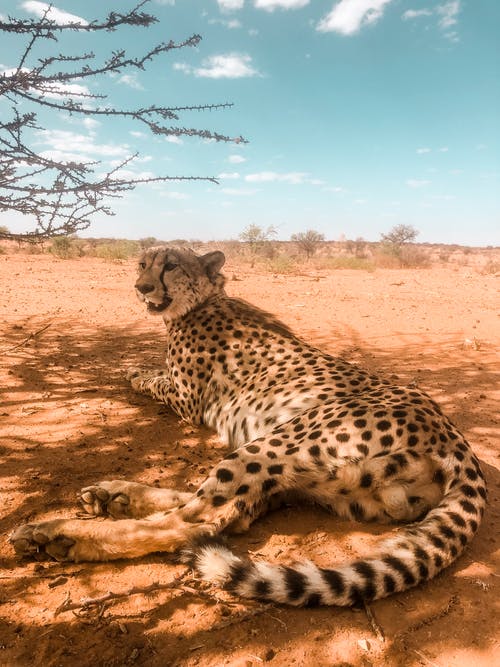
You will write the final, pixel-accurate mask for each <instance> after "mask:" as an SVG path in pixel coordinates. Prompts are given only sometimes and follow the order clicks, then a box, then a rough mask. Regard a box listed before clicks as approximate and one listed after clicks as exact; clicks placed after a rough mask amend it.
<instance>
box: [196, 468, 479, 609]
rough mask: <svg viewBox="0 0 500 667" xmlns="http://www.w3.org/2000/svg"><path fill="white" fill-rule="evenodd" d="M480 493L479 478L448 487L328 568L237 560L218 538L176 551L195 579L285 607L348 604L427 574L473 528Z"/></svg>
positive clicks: (458, 548)
mask: <svg viewBox="0 0 500 667" xmlns="http://www.w3.org/2000/svg"><path fill="white" fill-rule="evenodd" d="M485 498H486V491H485V487H484V486H483V485H482V478H481V476H480V475H479V476H478V483H477V485H476V486H472V485H471V484H470V483H464V484H461V485H459V486H455V487H454V488H453V489H451V490H450V491H449V492H448V493H447V494H446V495H445V496H444V498H443V499H442V501H441V503H440V504H439V505H438V506H437V507H436V508H434V509H433V510H431V511H430V512H429V513H428V514H427V515H426V517H425V518H424V519H423V520H422V521H421V522H420V523H416V524H411V525H407V526H403V527H402V528H400V529H398V531H397V532H396V533H395V534H394V536H392V537H391V538H389V539H388V540H386V541H384V542H383V543H382V545H381V547H380V550H379V553H378V555H377V556H373V557H368V558H363V559H360V560H357V561H354V562H351V563H347V564H345V565H342V566H339V567H335V568H333V569H330V568H323V567H318V566H317V565H315V564H314V563H312V562H311V561H304V562H299V563H295V564H293V565H291V566H286V565H276V564H272V563H269V562H265V561H252V560H249V559H247V558H241V557H239V556H237V555H235V554H234V553H232V551H230V550H229V549H228V548H227V547H226V546H225V544H224V542H222V541H221V540H218V538H211V539H209V541H205V542H202V543H199V544H196V545H192V546H191V547H190V548H189V549H188V550H186V551H184V552H183V560H184V562H188V563H189V564H190V565H191V566H192V567H193V568H194V569H195V570H196V571H197V573H198V574H199V575H200V576H201V578H202V579H204V580H207V581H212V582H214V583H218V584H220V585H222V586H223V587H224V588H225V589H227V590H230V591H232V592H234V593H235V594H237V595H240V596H241V597H246V598H256V599H259V600H268V601H273V602H277V603H282V604H287V605H293V606H297V607H298V606H317V605H338V606H351V605H355V604H360V603H362V602H363V601H370V600H376V599H379V598H383V597H386V596H388V595H390V594H391V593H396V592H400V591H404V590H406V589H408V588H411V587H413V586H416V585H418V584H420V583H423V582H424V581H428V580H429V579H432V578H433V577H434V576H435V575H436V574H437V573H438V572H440V571H441V570H443V569H444V568H445V567H447V566H448V565H450V563H452V562H453V561H454V560H455V559H456V558H457V557H458V556H459V554H460V553H461V552H462V551H463V549H464V548H465V546H466V545H467V544H468V542H469V541H470V540H471V539H472V537H473V536H474V534H475V532H476V531H477V529H478V527H479V523H480V520H481V516H482V514H483V511H484V505H485Z"/></svg>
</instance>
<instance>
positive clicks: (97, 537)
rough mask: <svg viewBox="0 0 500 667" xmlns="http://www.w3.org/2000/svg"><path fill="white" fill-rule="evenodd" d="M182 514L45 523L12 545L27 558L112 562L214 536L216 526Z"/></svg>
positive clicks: (24, 531) (23, 531)
mask: <svg viewBox="0 0 500 667" xmlns="http://www.w3.org/2000/svg"><path fill="white" fill-rule="evenodd" d="M180 512H182V510H177V511H175V512H172V513H171V514H163V515H154V517H151V518H150V519H143V520H139V521H138V520H133V519H122V520H120V521H98V520H97V521H92V520H90V521H82V520H78V519H55V520H52V521H42V522H40V523H35V524H25V525H23V526H20V527H19V528H18V529H17V530H15V531H14V532H13V533H12V535H11V536H10V542H11V544H12V545H13V547H14V550H15V551H16V553H17V554H18V555H19V556H23V557H29V556H33V555H35V554H36V553H45V554H47V555H48V556H50V557H52V558H54V559H55V560H58V561H74V562H80V561H110V560H117V559H120V558H137V557H138V556H144V555H146V554H149V553H153V552H156V551H166V552H172V551H175V550H176V549H178V548H179V547H181V546H183V545H184V544H186V542H188V541H190V540H191V539H195V538H199V537H200V536H202V535H213V534H214V532H215V528H214V526H213V525H211V524H209V523H192V522H187V521H185V520H184V518H183V516H182V515H181V514H180Z"/></svg>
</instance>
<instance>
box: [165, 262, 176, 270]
mask: <svg viewBox="0 0 500 667" xmlns="http://www.w3.org/2000/svg"><path fill="white" fill-rule="evenodd" d="M177 267H178V264H174V263H173V262H165V264H164V266H163V268H164V270H165V271H173V270H174V269H176V268H177Z"/></svg>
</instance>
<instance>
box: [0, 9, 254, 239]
mask: <svg viewBox="0 0 500 667" xmlns="http://www.w3.org/2000/svg"><path fill="white" fill-rule="evenodd" d="M148 2H149V0H143V1H141V2H139V3H138V4H137V5H136V6H135V7H134V8H133V9H131V10H130V11H126V12H123V13H121V12H115V11H112V12H110V13H109V14H108V16H107V17H106V18H105V19H104V20H97V19H94V20H91V21H86V20H84V19H82V18H79V17H76V16H75V17H74V20H71V19H72V17H68V18H65V17H63V21H62V22H61V21H60V19H59V18H58V20H55V19H54V18H53V15H52V13H51V10H52V5H48V6H47V8H46V9H45V11H44V12H43V14H42V16H41V17H40V18H38V19H18V18H13V17H10V16H9V17H8V19H7V20H2V21H0V33H6V34H10V35H17V36H18V37H19V39H20V40H21V41H23V40H24V38H25V37H27V41H26V43H25V45H24V46H23V47H22V48H21V50H20V54H19V56H18V57H17V62H16V64H15V65H14V67H11V68H9V69H4V71H2V72H0V104H2V108H3V109H4V113H3V118H2V119H1V120H0V213H2V212H4V213H6V212H9V213H12V212H17V213H21V214H22V215H24V216H26V218H27V220H28V221H29V223H30V224H31V226H32V229H31V230H30V231H28V232H25V233H23V234H17V233H13V232H10V231H8V229H7V228H6V227H3V226H0V238H15V239H18V240H28V241H34V242H35V241H36V242H38V241H41V240H43V239H45V238H49V237H52V236H57V235H63V234H73V233H75V232H78V231H81V230H83V229H86V228H87V227H88V226H89V225H90V223H91V221H92V219H93V217H94V216H95V215H96V214H97V213H103V214H105V215H114V213H113V211H112V209H111V208H110V201H112V200H113V199H115V198H119V197H121V196H123V195H124V194H125V193H126V192H127V191H129V190H132V189H133V188H134V187H135V186H136V185H138V184H142V183H158V182H169V181H200V180H203V181H208V182H212V183H217V180H216V179H215V178H214V177H212V176H195V175H189V176H174V175H168V176H146V177H143V176H140V175H138V176H137V177H135V176H133V175H132V176H131V175H130V173H129V172H127V173H126V175H125V173H124V172H123V171H122V170H123V169H124V167H125V166H127V165H130V163H131V162H133V160H134V159H135V158H136V157H137V154H134V155H130V156H128V157H126V158H125V159H123V160H122V161H121V162H120V164H118V165H117V166H116V165H115V166H113V167H106V166H105V165H103V164H102V163H101V161H98V160H96V161H93V160H89V159H84V158H83V157H82V159H81V160H80V159H75V158H73V157H71V158H70V157H69V156H68V159H64V156H63V157H62V158H61V159H59V158H58V156H57V155H56V156H54V155H52V156H50V154H48V153H44V152H43V151H39V150H38V149H37V146H36V144H34V143H33V131H36V132H39V133H42V132H43V131H44V130H46V128H45V127H44V126H43V125H42V124H41V123H40V122H39V121H38V119H37V110H38V109H42V108H45V109H47V110H52V111H57V112H62V113H65V114H68V115H71V116H75V117H76V118H82V119H85V118H102V119H103V120H104V119H118V118H121V119H129V120H133V121H135V122H137V123H140V124H141V125H143V126H146V127H147V128H148V130H149V131H150V132H151V133H152V134H153V135H160V136H161V135H163V136H166V137H169V136H170V137H196V138H201V139H208V140H212V141H222V142H234V143H246V142H245V139H243V137H241V136H239V137H230V136H227V135H224V134H221V133H219V132H216V131H213V130H210V129H203V128H195V127H187V126H184V125H183V124H182V123H181V122H180V117H181V116H182V114H183V113H184V112H190V111H212V110H218V109H226V108H228V107H230V106H232V105H231V104H230V103H228V102H222V103H219V104H199V105H186V106H168V105H165V106H162V105H158V104H153V105H151V106H148V107H144V108H137V109H122V108H117V107H115V106H113V105H107V104H105V103H104V104H103V102H102V101H103V100H105V99H106V98H107V95H106V94H102V93H94V92H92V91H90V90H89V89H88V88H86V87H85V86H83V85H81V83H80V84H78V82H82V81H86V80H89V79H92V78H97V77H102V76H103V75H109V74H119V73H120V74H121V73H123V72H126V71H131V70H132V71H137V70H139V71H141V70H144V69H145V68H146V66H147V65H149V64H151V63H152V62H154V61H155V60H156V59H157V58H158V57H160V56H163V55H164V54H168V53H169V52H171V51H173V50H178V49H184V48H189V47H196V46H198V44H199V43H200V40H201V37H200V35H192V36H191V37H188V38H187V39H185V40H183V41H180V42H174V41H172V40H170V41H168V42H162V43H160V44H157V45H155V46H153V47H152V48H150V49H149V50H147V51H146V53H144V54H143V55H141V56H139V57H129V56H128V55H127V53H126V51H125V50H124V49H121V48H120V49H118V50H116V51H113V52H111V53H110V54H108V56H107V57H105V58H104V59H103V60H102V62H100V63H98V62H96V57H95V54H94V53H93V52H91V51H83V52H82V53H80V54H78V53H77V54H67V53H61V52H54V53H50V50H51V49H52V50H54V49H55V47H56V46H57V41H58V37H60V36H61V35H63V34H67V33H68V32H75V33H76V34H77V36H78V34H82V33H99V32H102V31H104V32H110V31H115V30H118V29H120V28H121V27H123V26H131V27H134V28H141V27H142V28H148V27H149V26H151V25H152V24H154V23H156V22H157V21H158V19H157V18H156V16H154V15H152V14H149V13H146V12H144V11H143V8H144V6H145V5H146V4H148ZM35 45H36V46H37V47H38V48H40V47H41V45H43V48H44V49H45V50H46V51H47V54H46V55H44V56H43V57H41V58H38V59H37V60H35V58H34V53H35V49H34V47H35ZM32 61H33V62H32ZM77 84H78V85H77ZM102 88H104V86H101V89H102ZM9 103H10V107H11V111H10V117H8V112H7V106H6V105H8V104H9ZM6 112H7V113H6ZM42 136H43V134H42ZM68 149H69V150H71V147H68Z"/></svg>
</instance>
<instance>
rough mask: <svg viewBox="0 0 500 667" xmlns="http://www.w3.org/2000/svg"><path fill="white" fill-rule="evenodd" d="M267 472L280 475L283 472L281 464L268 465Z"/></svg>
mask: <svg viewBox="0 0 500 667" xmlns="http://www.w3.org/2000/svg"><path fill="white" fill-rule="evenodd" d="M267 472H268V473H269V474H270V475H281V474H282V473H283V466H282V465H279V464H276V465H272V466H269V467H268V468H267Z"/></svg>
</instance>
